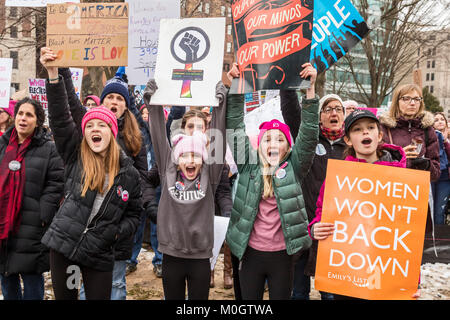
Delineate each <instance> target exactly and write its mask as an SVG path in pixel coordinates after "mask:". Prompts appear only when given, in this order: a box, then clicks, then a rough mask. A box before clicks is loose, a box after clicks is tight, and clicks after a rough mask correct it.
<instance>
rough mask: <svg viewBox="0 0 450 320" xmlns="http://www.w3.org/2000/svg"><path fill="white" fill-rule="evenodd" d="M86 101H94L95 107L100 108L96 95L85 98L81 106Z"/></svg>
mask: <svg viewBox="0 0 450 320" xmlns="http://www.w3.org/2000/svg"><path fill="white" fill-rule="evenodd" d="M88 99H91V100H94V102H95V104H96V105H97V107H99V106H100V98H99V97H97V96H96V95H93V94H91V95H89V96H87V97H86V98H84V101H83V105H86V101H87V100H88Z"/></svg>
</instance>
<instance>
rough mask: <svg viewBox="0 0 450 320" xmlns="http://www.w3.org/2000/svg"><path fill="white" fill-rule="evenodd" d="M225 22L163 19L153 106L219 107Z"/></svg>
mask: <svg viewBox="0 0 450 320" xmlns="http://www.w3.org/2000/svg"><path fill="white" fill-rule="evenodd" d="M224 42H225V18H201V19H200V18H197V19H195V18H194V19H161V24H160V29H159V46H158V57H157V63H156V70H155V80H156V84H157V85H158V90H156V93H155V94H154V95H153V96H152V99H151V102H150V103H151V104H156V105H172V106H174V105H175V106H208V107H210V106H218V105H219V101H218V100H217V98H216V85H217V83H218V82H219V81H220V80H222V64H223V47H224Z"/></svg>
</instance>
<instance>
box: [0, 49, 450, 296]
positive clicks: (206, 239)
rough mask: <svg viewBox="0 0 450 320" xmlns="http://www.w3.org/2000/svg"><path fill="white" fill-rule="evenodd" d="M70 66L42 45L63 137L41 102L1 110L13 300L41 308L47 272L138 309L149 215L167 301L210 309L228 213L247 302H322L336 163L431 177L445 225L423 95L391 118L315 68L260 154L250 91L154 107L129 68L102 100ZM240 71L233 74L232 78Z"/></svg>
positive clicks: (6, 265)
mask: <svg viewBox="0 0 450 320" xmlns="http://www.w3.org/2000/svg"><path fill="white" fill-rule="evenodd" d="M55 58H56V55H55V53H54V52H53V51H52V50H51V48H42V49H41V55H40V62H41V64H42V65H43V67H44V68H45V69H46V71H47V73H48V78H47V80H46V92H47V99H48V123H49V126H48V128H47V127H46V126H44V122H45V113H44V109H43V107H42V105H41V104H40V103H39V102H38V101H35V100H32V99H29V98H25V99H22V100H19V101H10V103H9V105H8V106H1V107H2V108H1V109H0V135H1V136H0V193H1V195H0V275H1V289H2V294H3V296H4V299H5V300H22V299H25V300H26V299H30V300H42V299H43V297H44V278H43V273H44V272H47V271H51V280H52V286H53V292H54V296H55V299H57V300H76V299H87V300H99V299H100V300H108V299H112V300H124V299H126V294H127V291H126V276H127V275H128V274H130V273H131V272H134V271H135V270H136V268H137V263H138V260H137V257H138V255H139V252H140V250H141V247H142V242H143V235H144V231H145V228H146V227H147V226H148V224H147V223H146V220H147V219H148V220H150V228H151V230H150V232H151V245H152V248H153V251H154V252H155V258H154V260H153V265H154V272H155V274H156V275H157V276H158V277H161V278H162V283H163V288H164V298H165V299H167V300H172V299H176V300H184V299H185V298H188V299H192V300H207V299H208V296H209V290H210V288H211V287H214V286H215V284H214V269H213V270H212V271H211V268H210V258H211V256H212V248H213V243H214V215H221V216H225V217H229V225H228V230H227V234H226V240H225V243H224V246H223V252H224V274H223V277H224V286H225V288H226V289H230V288H232V287H233V288H234V295H235V299H237V300H241V299H243V300H261V299H263V294H264V291H265V287H266V286H267V287H268V291H269V298H270V299H305V300H307V299H309V295H310V290H311V287H310V284H311V277H313V276H314V271H315V266H316V256H317V247H318V242H319V241H321V240H324V239H326V238H327V237H329V236H330V235H332V234H333V232H334V225H333V224H330V223H323V222H321V214H322V202H323V193H324V183H325V179H326V172H327V163H328V160H329V159H340V160H346V161H358V162H366V163H370V164H377V165H387V166H394V167H400V168H410V169H417V170H425V171H429V172H430V177H431V182H432V183H431V186H430V188H431V189H432V197H433V200H434V201H433V202H432V203H433V205H432V207H430V208H429V212H430V215H431V214H432V215H433V219H429V221H431V223H435V224H444V223H445V220H446V214H447V210H448V209H447V205H448V201H449V195H450V177H449V175H450V166H449V159H450V142H449V128H448V122H447V119H446V117H445V115H444V114H443V113H436V114H434V115H433V114H432V113H430V112H428V111H426V110H425V105H424V100H423V96H422V91H421V89H420V88H419V87H418V86H416V85H413V84H410V85H404V86H401V87H399V88H397V89H396V90H395V92H394V94H393V100H392V104H391V106H390V108H389V110H388V111H387V112H386V113H384V114H381V115H379V116H378V117H377V116H376V115H375V114H374V113H372V112H371V111H368V110H360V109H359V107H358V103H357V102H355V101H352V100H348V101H343V100H342V99H341V97H339V96H338V95H336V94H328V95H325V96H323V97H319V96H318V95H317V94H316V92H315V89H314V87H315V80H316V77H317V71H316V70H315V69H314V67H313V66H312V65H311V64H309V63H306V64H304V65H303V66H302V67H303V71H302V72H301V73H300V74H299V75H298V76H299V77H300V78H302V79H309V80H310V87H309V89H307V90H306V92H305V93H303V94H302V92H300V90H299V91H295V90H286V91H284V90H282V91H280V108H281V112H282V115H283V120H284V121H279V120H276V119H272V120H271V121H267V122H264V123H262V124H261V125H260V127H259V129H260V131H259V135H258V137H257V150H256V154H257V156H256V160H255V159H253V160H252V159H251V154H252V151H253V150H252V148H253V147H252V144H251V143H250V139H249V137H248V136H247V134H246V131H245V123H244V95H242V94H229V92H228V91H229V87H228V86H227V85H225V84H224V83H222V82H221V81H220V82H219V83H217V85H216V91H215V96H216V98H217V99H218V101H219V106H218V107H213V108H210V107H203V108H201V107H200V106H199V108H196V107H194V108H190V110H187V109H188V108H187V107H179V106H173V107H171V108H168V106H157V105H152V104H151V99H152V96H153V95H154V94H155V92H156V91H157V90H158V84H157V83H156V82H155V81H154V80H150V81H149V82H148V83H147V87H146V88H145V90H144V94H143V102H142V103H140V104H139V105H137V102H136V101H135V99H134V97H133V95H132V94H130V88H129V86H128V83H127V76H126V74H125V73H124V68H119V70H118V72H117V73H116V75H115V77H114V78H112V79H110V80H108V81H107V82H106V85H105V86H104V88H103V90H102V93H101V95H100V97H98V96H95V95H88V96H86V97H85V98H84V100H83V101H80V100H79V98H78V97H77V95H76V93H75V89H74V86H73V83H72V80H71V74H70V70H69V69H68V68H58V67H51V66H49V62H51V61H53V60H54V59H55ZM238 73H239V71H238V66H237V65H236V64H234V65H233V68H232V69H231V70H230V71H229V72H228V74H227V75H228V79H229V80H230V81H232V79H233V78H234V77H237V75H238ZM138 102H140V101H138ZM226 132H227V133H228V132H232V134H226ZM213 153H214V155H213ZM428 224H430V222H429V223H428ZM73 275H78V277H79V279H77V280H79V281H75V282H74V283H72V282H71V281H70V280H71V277H72V276H73ZM80 281H82V285H81V284H80ZM22 284H23V287H22ZM186 288H187V290H186ZM320 294H321V298H322V299H349V298H350V297H345V296H339V295H336V294H331V293H328V292H320ZM419 295H420V293H419V292H417V293H415V294H414V296H413V297H414V298H417V297H419Z"/></svg>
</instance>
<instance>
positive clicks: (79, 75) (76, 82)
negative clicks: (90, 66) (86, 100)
mask: <svg viewBox="0 0 450 320" xmlns="http://www.w3.org/2000/svg"><path fill="white" fill-rule="evenodd" d="M70 72H71V73H72V82H73V87H74V88H75V93H76V94H77V96H78V99H80V93H81V85H82V83H83V72H84V71H83V69H82V68H70Z"/></svg>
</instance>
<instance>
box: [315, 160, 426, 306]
mask: <svg viewBox="0 0 450 320" xmlns="http://www.w3.org/2000/svg"><path fill="white" fill-rule="evenodd" d="M429 189H430V173H429V172H426V171H419V170H412V169H404V168H396V167H389V166H382V165H373V164H367V163H357V162H350V161H342V160H328V167H327V177H326V184H325V194H324V201H323V208H322V210H323V211H322V219H321V222H330V223H334V225H335V231H334V234H333V235H332V236H329V237H328V238H327V239H325V240H321V241H319V248H318V252H317V264H316V274H315V287H316V289H318V290H321V291H325V292H331V293H335V294H341V295H346V296H352V297H358V298H363V299H378V300H387V299H395V300H403V299H405V300H406V299H412V295H413V294H414V293H415V292H416V291H417V286H418V283H419V273H420V263H421V259H422V250H423V242H424V236H425V223H426V218H427V208H428V207H427V204H428V194H429Z"/></svg>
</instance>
